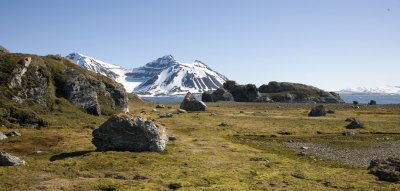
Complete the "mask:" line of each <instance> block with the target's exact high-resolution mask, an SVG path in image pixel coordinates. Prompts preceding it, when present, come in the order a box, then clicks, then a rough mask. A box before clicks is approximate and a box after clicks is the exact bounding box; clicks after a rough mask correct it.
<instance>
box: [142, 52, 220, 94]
mask: <svg viewBox="0 0 400 191" xmlns="http://www.w3.org/2000/svg"><path fill="white" fill-rule="evenodd" d="M154 67H155V68H156V69H155V70H157V72H158V71H160V72H159V73H158V74H156V75H154V76H153V77H151V78H150V79H148V80H146V81H145V82H143V83H142V84H140V85H139V86H138V87H136V88H135V90H134V92H136V93H138V94H142V95H180V94H185V93H187V92H192V93H202V92H204V91H207V90H215V89H217V88H219V87H221V86H222V84H223V83H224V82H225V81H226V80H227V78H226V77H225V76H224V75H221V74H219V73H218V72H215V71H213V70H212V69H211V68H210V67H208V66H207V65H206V64H204V63H202V62H201V61H198V60H196V61H194V62H193V63H182V62H179V61H176V60H175V59H174V58H173V57H172V56H171V55H168V56H164V57H162V58H159V59H157V60H155V61H153V62H150V63H148V64H146V66H145V68H151V69H154ZM160 67H161V68H163V69H162V70H159V68H160ZM155 70H150V72H153V71H155ZM145 71H148V70H145ZM157 72H154V73H157ZM148 76H150V75H148Z"/></svg>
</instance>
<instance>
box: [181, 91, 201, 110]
mask: <svg viewBox="0 0 400 191" xmlns="http://www.w3.org/2000/svg"><path fill="white" fill-rule="evenodd" d="M180 108H181V109H184V110H186V111H205V110H206V109H207V105H206V104H205V103H203V102H202V101H198V100H197V99H196V97H195V96H194V95H193V94H192V93H190V92H188V93H187V94H186V96H185V98H184V99H183V101H182V103H181V106H180Z"/></svg>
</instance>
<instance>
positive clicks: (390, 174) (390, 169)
mask: <svg viewBox="0 0 400 191" xmlns="http://www.w3.org/2000/svg"><path fill="white" fill-rule="evenodd" d="M368 170H369V172H370V173H371V174H373V175H375V176H377V177H378V178H379V180H383V181H388V182H400V159H398V158H388V159H385V160H379V159H377V160H373V161H371V163H370V165H369V167H368Z"/></svg>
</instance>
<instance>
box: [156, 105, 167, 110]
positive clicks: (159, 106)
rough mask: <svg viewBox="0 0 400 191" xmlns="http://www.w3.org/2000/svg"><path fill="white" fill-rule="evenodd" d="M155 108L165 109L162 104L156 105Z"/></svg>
mask: <svg viewBox="0 0 400 191" xmlns="http://www.w3.org/2000/svg"><path fill="white" fill-rule="evenodd" d="M156 108H157V109H160V108H165V105H164V104H157V105H156Z"/></svg>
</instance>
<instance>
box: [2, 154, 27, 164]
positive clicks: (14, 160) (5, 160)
mask: <svg viewBox="0 0 400 191" xmlns="http://www.w3.org/2000/svg"><path fill="white" fill-rule="evenodd" d="M24 164H25V161H23V160H21V159H19V158H18V157H16V156H12V155H10V154H8V153H6V152H3V151H0V166H18V165H24Z"/></svg>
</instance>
